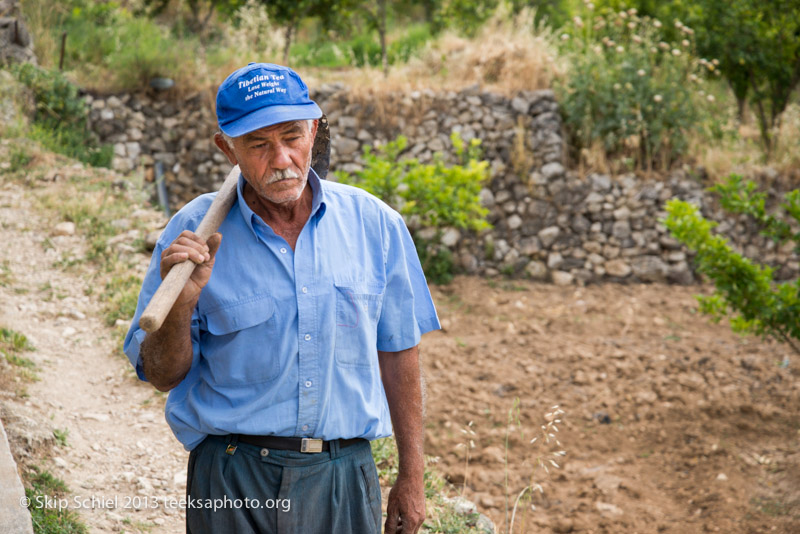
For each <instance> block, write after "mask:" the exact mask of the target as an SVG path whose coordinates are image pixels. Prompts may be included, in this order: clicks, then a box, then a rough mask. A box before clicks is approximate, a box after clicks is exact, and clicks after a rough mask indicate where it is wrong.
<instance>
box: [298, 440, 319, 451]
mask: <svg viewBox="0 0 800 534" xmlns="http://www.w3.org/2000/svg"><path fill="white" fill-rule="evenodd" d="M300 452H311V453H315V452H322V440H321V439H314V438H303V439H302V440H301V441H300Z"/></svg>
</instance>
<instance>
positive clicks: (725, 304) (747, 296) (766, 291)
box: [664, 175, 800, 354]
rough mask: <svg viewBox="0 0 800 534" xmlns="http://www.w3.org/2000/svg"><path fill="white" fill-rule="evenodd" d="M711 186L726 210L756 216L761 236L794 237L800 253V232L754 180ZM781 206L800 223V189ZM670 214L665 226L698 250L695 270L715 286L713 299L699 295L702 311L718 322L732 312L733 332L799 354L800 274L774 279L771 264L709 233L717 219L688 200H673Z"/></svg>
mask: <svg viewBox="0 0 800 534" xmlns="http://www.w3.org/2000/svg"><path fill="white" fill-rule="evenodd" d="M711 190H712V191H715V192H717V193H719V194H720V203H721V205H722V207H723V208H724V209H725V210H727V211H730V212H733V213H738V214H746V215H748V216H750V217H752V219H753V220H754V221H756V222H757V223H758V224H759V225H760V226H761V228H762V234H764V235H766V236H768V237H770V238H771V239H773V240H775V241H776V242H779V243H783V242H787V241H793V242H794V243H795V252H800V232H796V233H793V230H792V227H791V226H790V225H789V224H788V223H787V222H786V221H784V220H783V219H781V218H779V217H776V216H774V215H771V214H768V213H767V210H766V208H765V200H766V194H764V193H762V192H758V191H757V190H756V186H755V184H754V183H753V182H751V181H748V182H743V181H742V177H741V176H737V175H731V176H730V177H729V178H728V181H727V182H726V183H724V184H721V185H718V186H715V187H712V188H711ZM781 207H782V208H783V210H784V211H785V212H786V214H787V215H788V216H789V217H790V218H792V219H794V220H795V221H797V222H800V190H798V189H795V190H794V191H791V192H790V193H788V194H787V195H786V196H785V202H784V203H783V204H782V205H781ZM667 214H668V215H667V218H666V220H665V221H664V224H665V225H666V226H667V228H669V230H670V231H671V232H672V234H673V235H674V236H675V238H676V239H678V240H679V241H681V242H682V243H683V244H685V245H686V246H687V247H688V248H690V249H691V250H694V251H696V252H697V256H696V257H695V263H696V265H697V270H698V271H699V272H701V273H703V274H705V275H706V276H708V277H709V278H710V279H711V281H712V282H714V286H715V287H716V289H715V291H714V293H713V294H712V295H711V296H710V297H698V300H699V301H700V310H701V311H702V312H703V313H706V314H708V315H711V317H712V319H713V320H714V321H719V320H720V319H722V318H723V317H726V316H730V323H731V327H732V328H733V330H734V331H737V332H749V333H754V334H757V335H760V336H762V337H773V338H775V339H777V340H778V341H780V342H783V343H786V344H788V345H789V346H791V347H792V349H794V351H795V352H797V353H798V354H800V343H799V342H800V278H798V279H796V280H794V281H788V282H782V283H778V282H776V281H775V280H774V279H773V273H774V269H773V268H771V267H768V266H765V265H758V264H756V263H754V262H753V261H752V260H750V259H748V258H745V257H743V256H742V255H741V254H739V253H737V252H735V251H734V250H733V249H731V247H730V246H729V245H728V243H727V240H726V239H725V238H724V237H722V236H719V235H714V234H712V233H711V229H712V228H713V227H714V226H716V223H714V222H711V221H707V220H706V219H704V218H703V216H702V215H700V214H699V213H698V210H697V208H696V207H695V206H694V205H692V204H689V203H688V202H684V201H682V200H678V199H673V200H670V201H669V202H668V203H667Z"/></svg>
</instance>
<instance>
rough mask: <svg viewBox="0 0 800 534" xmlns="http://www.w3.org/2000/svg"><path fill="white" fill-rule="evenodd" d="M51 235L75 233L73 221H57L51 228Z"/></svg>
mask: <svg viewBox="0 0 800 534" xmlns="http://www.w3.org/2000/svg"><path fill="white" fill-rule="evenodd" d="M53 235H75V223H74V222H72V221H64V222H60V223H58V224H57V225H56V226H55V228H53Z"/></svg>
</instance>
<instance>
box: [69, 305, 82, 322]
mask: <svg viewBox="0 0 800 534" xmlns="http://www.w3.org/2000/svg"><path fill="white" fill-rule="evenodd" d="M64 315H66V316H67V317H69V318H70V319H75V320H76V321H83V320H84V319H86V314H85V313H83V312H80V311H78V310H76V309H75V308H70V309H68V310H67V311H66V312H65V313H64Z"/></svg>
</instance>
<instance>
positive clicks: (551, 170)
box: [541, 163, 564, 182]
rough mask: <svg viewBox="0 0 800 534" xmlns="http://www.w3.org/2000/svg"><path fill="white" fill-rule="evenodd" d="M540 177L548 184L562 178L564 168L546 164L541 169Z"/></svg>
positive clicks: (559, 165) (555, 164) (558, 164)
mask: <svg viewBox="0 0 800 534" xmlns="http://www.w3.org/2000/svg"><path fill="white" fill-rule="evenodd" d="M541 172H542V176H544V178H545V180H547V181H548V182H550V181H552V180H555V179H557V178H560V177H562V176H564V166H563V165H561V164H560V163H548V164H546V165H545V166H543V167H542V171H541Z"/></svg>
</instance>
